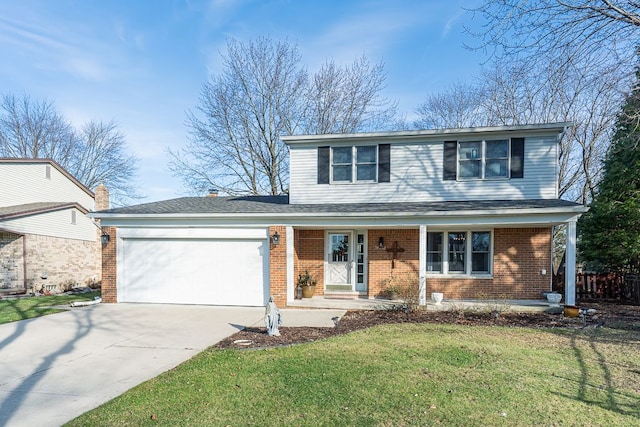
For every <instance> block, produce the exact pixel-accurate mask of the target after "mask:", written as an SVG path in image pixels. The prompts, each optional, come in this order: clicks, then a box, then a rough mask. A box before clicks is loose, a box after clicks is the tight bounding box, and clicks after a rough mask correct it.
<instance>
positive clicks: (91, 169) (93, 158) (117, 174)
mask: <svg viewBox="0 0 640 427" xmlns="http://www.w3.org/2000/svg"><path fill="white" fill-rule="evenodd" d="M67 168H68V169H69V172H71V174H73V176H75V177H76V178H77V179H78V180H79V181H80V182H82V183H83V184H84V185H86V186H87V187H89V188H91V189H93V188H95V187H96V186H97V185H98V184H100V183H103V184H104V185H105V186H106V187H107V188H108V189H109V195H110V198H111V202H112V204H115V205H121V204H125V203H126V202H128V201H132V200H137V199H140V198H141V196H140V195H138V194H137V189H136V188H135V186H134V185H133V184H132V178H133V177H134V176H135V175H136V172H137V168H138V159H137V158H136V157H135V156H132V155H128V154H126V139H125V137H124V134H123V133H122V132H120V131H119V130H118V127H117V125H116V124H115V123H114V122H108V123H103V122H96V121H91V122H88V123H85V124H84V125H83V126H82V127H81V128H80V130H79V131H77V132H76V144H75V150H74V155H73V157H72V159H71V161H69V162H68V163H67Z"/></svg>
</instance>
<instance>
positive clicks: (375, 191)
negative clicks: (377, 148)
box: [289, 135, 558, 204]
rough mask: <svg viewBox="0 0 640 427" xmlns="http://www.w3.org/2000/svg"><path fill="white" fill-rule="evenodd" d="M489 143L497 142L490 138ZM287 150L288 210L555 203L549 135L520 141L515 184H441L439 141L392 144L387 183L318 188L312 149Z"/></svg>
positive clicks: (554, 146) (552, 138)
mask: <svg viewBox="0 0 640 427" xmlns="http://www.w3.org/2000/svg"><path fill="white" fill-rule="evenodd" d="M513 136H518V135H513ZM492 139H503V137H502V136H500V135H496V136H495V137H492ZM368 142H370V143H385V142H387V141H385V140H383V139H378V140H372V141H368ZM290 148H291V149H290V153H291V157H290V162H291V163H290V196H289V200H290V203H292V204H303V203H310V204H326V203H379V202H388V203H397V202H417V201H447V200H449V201H454V200H505V199H508V200H523V199H555V198H557V177H556V174H557V155H558V151H557V150H558V140H557V137H556V136H555V135H552V136H546V137H541V136H536V137H527V138H526V139H525V156H524V178H518V179H492V180H458V181H444V180H443V179H442V175H443V141H442V140H441V141H433V142H420V141H416V142H414V143H392V144H391V182H388V183H386V182H385V183H359V182H354V183H352V184H351V185H346V186H345V185H318V184H317V161H318V158H317V145H311V144H309V145H304V144H300V145H293V146H291V147H290Z"/></svg>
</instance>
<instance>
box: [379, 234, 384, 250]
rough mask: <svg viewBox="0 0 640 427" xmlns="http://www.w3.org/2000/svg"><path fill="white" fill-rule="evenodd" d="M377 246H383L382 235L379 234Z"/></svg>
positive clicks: (380, 247)
mask: <svg viewBox="0 0 640 427" xmlns="http://www.w3.org/2000/svg"><path fill="white" fill-rule="evenodd" d="M378 248H379V249H382V248H384V237H382V236H380V238H379V239H378Z"/></svg>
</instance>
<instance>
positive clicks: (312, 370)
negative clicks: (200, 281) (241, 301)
mask: <svg viewBox="0 0 640 427" xmlns="http://www.w3.org/2000/svg"><path fill="white" fill-rule="evenodd" d="M638 354H640V331H639V330H637V329H633V330H626V331H625V330H615V329H607V328H599V329H595V328H593V329H560V328H554V329H526V328H506V327H484V326H483V327H480V326H475V327H469V326H457V325H438V324H391V325H381V326H377V327H374V328H370V329H366V330H361V331H358V332H354V333H351V334H347V335H342V336H337V337H333V338H330V339H327V340H323V341H317V342H314V343H311V344H302V345H297V346H291V347H284V348H277V349H268V350H244V351H243V350H218V349H209V350H207V351H204V352H203V353H201V354H199V355H198V356H196V357H194V358H193V359H192V360H190V361H188V362H186V363H184V364H182V365H180V366H179V367H177V368H176V369H173V370H171V371H169V372H167V373H165V374H162V375H160V376H158V377H157V378H155V379H153V380H151V381H148V382H146V383H144V384H141V385H140V386H138V387H135V388H134V389H132V390H130V391H129V392H127V393H125V394H123V395H122V396H120V397H118V398H116V399H114V400H112V401H111V402H108V403H106V404H105V405H103V406H101V407H99V408H97V409H95V410H93V411H91V412H89V413H87V414H85V415H83V416H81V417H79V418H77V419H76V420H73V421H72V422H71V423H70V425H72V426H80V425H101V426H108V425H112V426H116V425H118V426H121V425H136V426H140V425H171V426H173V425H183V426H184V425H188V426H191V425H212V426H217V425H220V426H227V425H230V426H246V425H256V426H265V425H273V426H285V425H292V426H319V425H325V426H395V425H399V426H413V425H420V426H424V425H427V426H428V425H446V426H458V425H460V426H462V425H464V426H487V425H491V426H503V425H504V426H526V425H544V426H549V425H562V426H583V425H591V426H598V425H606V426H616V425H619V426H629V425H639V424H640V358H639V357H638Z"/></svg>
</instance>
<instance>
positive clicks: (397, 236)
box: [367, 229, 420, 297]
mask: <svg viewBox="0 0 640 427" xmlns="http://www.w3.org/2000/svg"><path fill="white" fill-rule="evenodd" d="M380 237H382V238H383V239H384V245H385V247H384V248H382V249H380V248H378V240H379V239H380ZM394 242H398V246H399V247H400V248H402V249H404V252H399V253H398V255H397V258H396V261H395V267H394V268H391V260H392V257H393V255H392V253H391V252H388V251H387V249H389V248H391V247H392V246H393V244H394ZM367 249H368V252H369V297H377V296H386V291H385V287H386V284H385V281H386V280H388V279H389V278H390V277H391V275H392V274H393V276H401V277H402V276H404V277H415V280H416V284H417V280H418V270H419V261H418V260H419V250H420V231H419V230H418V229H397V230H393V229H392V230H369V235H368V245H367Z"/></svg>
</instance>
